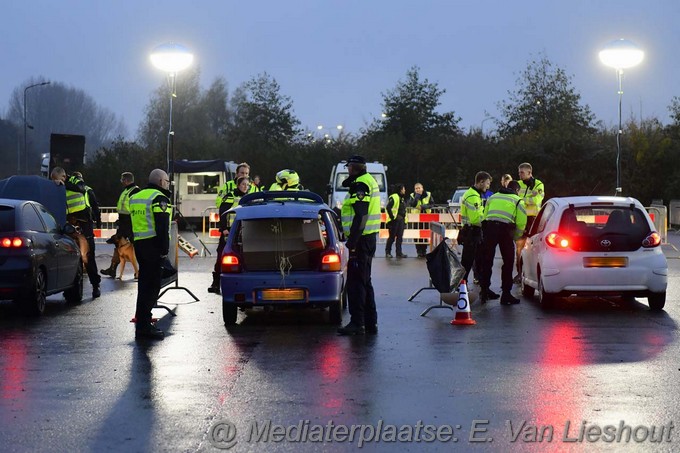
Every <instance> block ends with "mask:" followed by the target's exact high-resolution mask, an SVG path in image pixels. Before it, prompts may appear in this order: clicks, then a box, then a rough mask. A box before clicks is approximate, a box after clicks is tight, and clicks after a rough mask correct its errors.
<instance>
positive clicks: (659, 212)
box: [645, 204, 668, 244]
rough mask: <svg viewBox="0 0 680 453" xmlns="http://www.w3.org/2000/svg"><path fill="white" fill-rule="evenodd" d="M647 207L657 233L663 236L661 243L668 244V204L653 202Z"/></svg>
mask: <svg viewBox="0 0 680 453" xmlns="http://www.w3.org/2000/svg"><path fill="white" fill-rule="evenodd" d="M645 209H646V210H647V212H648V213H649V217H651V218H652V222H654V227H655V228H656V231H657V233H659V236H661V243H662V244H668V213H667V209H666V206H664V205H663V204H659V205H654V204H653V205H652V206H647V207H645Z"/></svg>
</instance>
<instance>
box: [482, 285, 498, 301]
mask: <svg viewBox="0 0 680 453" xmlns="http://www.w3.org/2000/svg"><path fill="white" fill-rule="evenodd" d="M499 297H501V296H500V295H498V293H495V292H493V291H491V290H490V289H489V288H486V289H485V288H482V290H481V291H480V292H479V300H480V301H481V302H482V303H483V304H485V303H486V302H487V301H489V300H495V299H498V298H499Z"/></svg>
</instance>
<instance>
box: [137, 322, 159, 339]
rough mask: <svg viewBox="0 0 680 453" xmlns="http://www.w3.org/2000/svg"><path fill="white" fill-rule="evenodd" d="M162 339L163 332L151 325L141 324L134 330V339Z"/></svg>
mask: <svg viewBox="0 0 680 453" xmlns="http://www.w3.org/2000/svg"><path fill="white" fill-rule="evenodd" d="M163 337H165V332H163V331H162V330H161V329H159V328H158V327H156V326H154V325H153V324H141V325H137V327H136V328H135V338H136V339H141V338H147V339H149V340H162V339H163Z"/></svg>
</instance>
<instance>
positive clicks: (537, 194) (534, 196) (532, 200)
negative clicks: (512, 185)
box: [517, 178, 545, 217]
mask: <svg viewBox="0 0 680 453" xmlns="http://www.w3.org/2000/svg"><path fill="white" fill-rule="evenodd" d="M517 182H518V183H519V187H520V190H519V196H520V198H522V199H523V200H524V207H525V208H526V211H527V215H530V216H534V217H535V216H537V215H538V211H539V210H540V209H541V205H542V204H543V198H544V197H545V189H544V186H543V182H541V181H539V180H538V179H536V178H534V187H533V189H530V188H529V186H527V185H526V183H525V182H524V181H522V180H521V179H520V180H519V181H517Z"/></svg>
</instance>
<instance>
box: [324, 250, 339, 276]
mask: <svg viewBox="0 0 680 453" xmlns="http://www.w3.org/2000/svg"><path fill="white" fill-rule="evenodd" d="M341 267H342V261H341V260H340V255H338V254H337V253H335V252H330V253H326V254H325V255H323V256H322V257H321V270H322V271H324V272H334V271H339V270H340V269H341Z"/></svg>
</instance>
